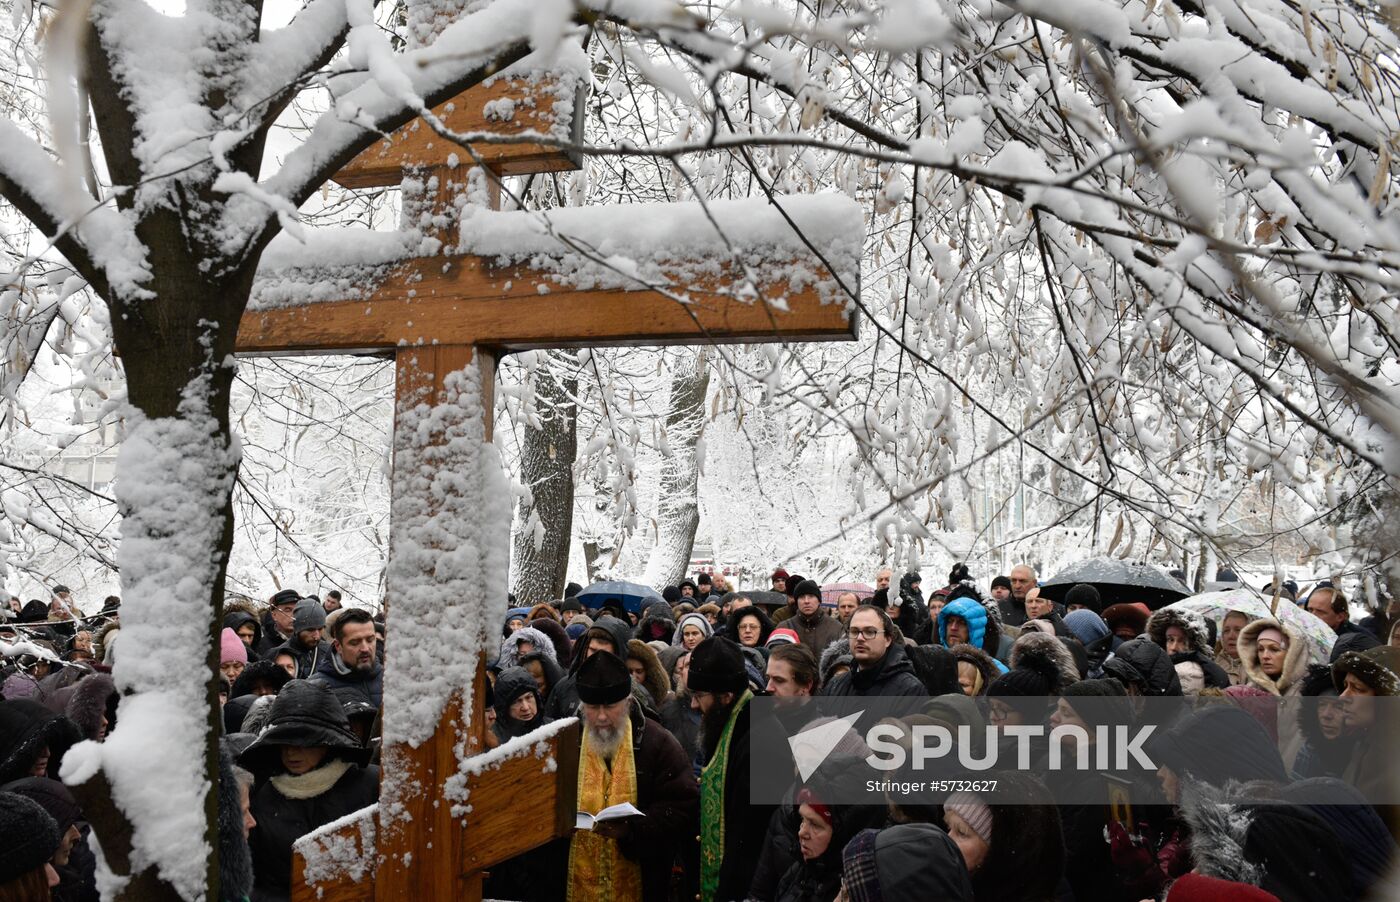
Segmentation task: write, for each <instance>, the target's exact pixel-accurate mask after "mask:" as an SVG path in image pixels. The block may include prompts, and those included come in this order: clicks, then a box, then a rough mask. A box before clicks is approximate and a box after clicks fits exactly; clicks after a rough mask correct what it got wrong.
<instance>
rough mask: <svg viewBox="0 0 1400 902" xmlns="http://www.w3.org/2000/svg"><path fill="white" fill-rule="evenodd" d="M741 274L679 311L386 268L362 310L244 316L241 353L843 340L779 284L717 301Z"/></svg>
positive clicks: (513, 270) (440, 263) (682, 290)
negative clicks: (749, 297) (742, 297)
mask: <svg viewBox="0 0 1400 902" xmlns="http://www.w3.org/2000/svg"><path fill="white" fill-rule="evenodd" d="M741 281H742V280H741V278H740V274H738V273H734V274H733V276H732V277H726V276H721V277H718V278H708V279H706V280H704V281H703V282H702V283H701V284H700V285H698V286H697V285H696V284H694V283H693V282H686V281H681V280H677V281H676V285H677V287H676V293H677V294H678V295H680V296H682V297H684V298H685V299H686V301H687V303H681V302H679V301H677V300H676V299H674V298H672V297H667V296H666V295H664V294H661V293H659V292H655V291H648V290H644V289H634V290H626V289H608V290H583V291H579V290H566V289H563V288H561V287H560V285H559V284H558V281H557V280H556V279H555V278H554V277H553V276H552V275H551V274H549V273H547V272H541V271H538V270H534V269H531V268H529V267H527V266H524V265H514V266H497V265H494V264H492V263H490V262H488V261H485V260H483V259H480V258H475V257H457V258H450V259H444V258H430V259H416V260H412V261H409V262H407V263H405V264H403V265H401V266H399V267H397V268H396V269H395V270H394V271H393V272H392V273H391V274H390V275H389V276H388V277H387V278H386V279H385V280H384V282H382V283H381V284H379V285H378V286H377V287H376V289H375V291H374V292H373V297H372V299H369V300H344V301H326V302H320V303H311V304H302V305H298V306H295V307H285V308H272V309H252V310H249V311H248V312H247V313H245V314H244V315H243V320H242V322H241V323H240V325H239V330H238V350H239V352H240V353H244V354H259V355H275V354H288V353H312V352H314V353H327V352H341V353H345V352H353V351H370V350H376V349H388V348H396V347H402V346H405V345H422V344H434V343H437V344H444V345H449V344H477V345H482V346H486V347H492V348H499V349H502V350H508V351H518V350H524V349H529V348H543V347H570V346H582V345H587V346H606V345H662V344H708V343H713V342H726V343H733V342H760V341H779V340H790V341H818V340H832V339H849V338H852V337H854V334H855V331H854V324H853V320H852V319H851V318H850V317H849V316H848V313H847V311H846V308H845V305H843V304H840V303H836V302H833V301H831V300H829V299H828V298H826V297H823V296H822V294H821V292H820V290H819V289H818V288H817V287H812V286H804V287H799V288H793V286H791V285H789V284H786V283H784V282H782V281H775V282H770V283H767V284H760V285H759V286H757V293H758V298H757V299H755V300H753V301H740V300H736V299H735V298H733V297H731V296H728V295H726V294H724V293H722V292H721V287H722V286H723V287H724V288H727V289H730V290H732V288H733V286H734V285H735V284H738V283H739V282H741Z"/></svg>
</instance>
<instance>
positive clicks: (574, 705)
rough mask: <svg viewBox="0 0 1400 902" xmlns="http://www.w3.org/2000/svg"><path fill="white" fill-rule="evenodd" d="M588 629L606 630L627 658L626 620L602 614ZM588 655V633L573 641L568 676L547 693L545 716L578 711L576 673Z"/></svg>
mask: <svg viewBox="0 0 1400 902" xmlns="http://www.w3.org/2000/svg"><path fill="white" fill-rule="evenodd" d="M589 629H602V630H607V632H608V634H609V635H610V636H612V640H613V644H614V645H615V646H616V647H617V653H618V656H619V657H621V658H622V659H623V660H624V661H625V660H626V659H627V640H628V639H631V638H632V627H631V626H630V625H628V624H627V623H626V622H624V621H622V620H619V619H617V618H616V617H610V616H607V615H604V616H602V617H599V618H598V619H597V620H595V621H593V626H591V627H589ZM587 655H588V633H587V632H585V633H584V634H583V635H581V636H579V637H578V640H577V641H576V642H574V660H573V662H572V663H571V664H570V665H569V673H568V676H566V677H564V678H563V679H562V680H560V681H559V683H558V685H556V686H555V687H554V690H553V691H552V692H550V694H549V701H548V702H546V703H545V712H544V713H545V716H547V717H548V718H549V719H550V720H558V719H560V718H561V717H573V716H574V715H575V714H576V713H578V686H577V684H576V675H577V673H578V669H579V667H581V666H582V665H583V662H584V659H585V658H586V657H587Z"/></svg>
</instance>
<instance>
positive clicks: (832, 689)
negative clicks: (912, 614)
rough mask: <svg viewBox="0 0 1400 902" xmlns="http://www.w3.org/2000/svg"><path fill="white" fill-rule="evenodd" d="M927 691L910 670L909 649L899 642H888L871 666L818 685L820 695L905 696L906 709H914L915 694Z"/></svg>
mask: <svg viewBox="0 0 1400 902" xmlns="http://www.w3.org/2000/svg"><path fill="white" fill-rule="evenodd" d="M927 693H928V690H927V689H926V688H925V687H924V683H923V681H922V680H920V679H919V676H918V674H917V673H915V672H914V662H913V661H911V660H910V659H909V653H908V652H907V651H905V649H904V646H903V645H899V644H896V645H891V646H890V647H889V649H888V650H887V651H886V652H885V656H884V657H883V658H881V659H880V662H879V663H878V664H876V665H875V666H874V667H873V668H860V669H857V670H849V671H847V672H846V673H843V674H841V675H840V676H838V677H837V678H836V679H834V680H832V681H831V683H830V684H828V685H827V686H826V687H825V688H824V689H822V695H834V696H838V697H841V696H859V697H865V698H891V697H896V696H909V697H910V698H911V699H912V702H911V706H910V709H909V712H910V713H913V712H914V711H916V710H918V707H919V697H920V696H924V695H927Z"/></svg>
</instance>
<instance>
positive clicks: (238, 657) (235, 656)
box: [219, 627, 248, 664]
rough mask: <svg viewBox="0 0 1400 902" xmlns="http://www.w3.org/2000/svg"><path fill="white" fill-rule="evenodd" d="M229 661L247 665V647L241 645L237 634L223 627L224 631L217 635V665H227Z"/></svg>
mask: <svg viewBox="0 0 1400 902" xmlns="http://www.w3.org/2000/svg"><path fill="white" fill-rule="evenodd" d="M230 661H237V662H238V663H240V664H247V663H248V646H246V645H244V644H243V640H242V639H240V638H238V634H237V633H235V632H234V631H233V630H231V629H229V628H228V627H224V631H223V632H222V633H219V663H220V664H227V663H228V662H230Z"/></svg>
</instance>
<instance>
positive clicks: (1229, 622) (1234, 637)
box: [1220, 611, 1249, 658]
mask: <svg viewBox="0 0 1400 902" xmlns="http://www.w3.org/2000/svg"><path fill="white" fill-rule="evenodd" d="M1248 622H1249V618H1247V617H1245V615H1243V614H1241V613H1239V612H1237V611H1232V612H1230V613H1229V614H1226V615H1225V620H1224V621H1223V622H1222V623H1221V624H1220V645H1221V647H1222V648H1224V649H1225V654H1227V655H1229V656H1230V657H1232V658H1238V657H1239V656H1240V651H1239V645H1238V643H1239V641H1240V630H1242V629H1244V625H1245V624H1246V623H1248Z"/></svg>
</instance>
